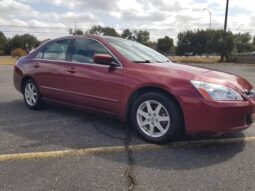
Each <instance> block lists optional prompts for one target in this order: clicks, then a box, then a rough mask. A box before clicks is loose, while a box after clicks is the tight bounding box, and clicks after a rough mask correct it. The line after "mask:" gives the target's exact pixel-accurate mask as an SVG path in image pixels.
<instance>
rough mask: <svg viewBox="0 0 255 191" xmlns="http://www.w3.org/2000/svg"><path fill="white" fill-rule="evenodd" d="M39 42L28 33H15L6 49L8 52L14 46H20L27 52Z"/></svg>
mask: <svg viewBox="0 0 255 191" xmlns="http://www.w3.org/2000/svg"><path fill="white" fill-rule="evenodd" d="M39 44H40V42H39V41H38V40H37V38H36V37H35V36H33V35H30V34H24V35H15V36H14V37H13V38H12V39H10V41H9V47H8V49H9V50H8V51H9V53H10V52H11V51H12V50H13V49H15V48H22V49H23V50H26V51H27V52H28V51H30V50H32V49H33V48H36V47H37V46H38V45H39Z"/></svg>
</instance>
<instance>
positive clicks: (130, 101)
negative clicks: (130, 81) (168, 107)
mask: <svg viewBox="0 0 255 191" xmlns="http://www.w3.org/2000/svg"><path fill="white" fill-rule="evenodd" d="M147 92H159V93H162V94H164V95H166V96H167V97H169V98H170V99H172V100H174V101H175V102H176V104H177V105H178V109H179V110H180V113H181V115H182V121H183V128H184V129H185V124H184V113H183V110H182V107H181V104H180V102H179V101H178V99H177V98H176V97H175V96H174V95H173V94H172V93H171V92H169V91H167V90H166V89H165V88H164V87H158V86H143V87H140V88H138V89H137V90H135V91H134V92H133V93H132V94H131V95H130V96H129V98H128V101H127V104H126V105H127V107H126V111H125V115H126V119H127V120H128V121H129V120H130V113H131V108H132V105H133V103H134V100H135V99H136V98H138V97H139V96H140V95H142V94H144V93H147Z"/></svg>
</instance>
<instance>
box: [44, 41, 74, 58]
mask: <svg viewBox="0 0 255 191" xmlns="http://www.w3.org/2000/svg"><path fill="white" fill-rule="evenodd" d="M69 44H70V40H58V41H54V42H51V43H49V44H48V45H47V46H46V48H45V50H44V53H43V56H42V58H43V59H47V60H65V59H66V54H67V50H68V47H69Z"/></svg>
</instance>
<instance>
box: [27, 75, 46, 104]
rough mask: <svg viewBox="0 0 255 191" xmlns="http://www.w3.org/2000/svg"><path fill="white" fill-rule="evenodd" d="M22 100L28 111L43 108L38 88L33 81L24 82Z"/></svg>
mask: <svg viewBox="0 0 255 191" xmlns="http://www.w3.org/2000/svg"><path fill="white" fill-rule="evenodd" d="M22 92H23V98H24V102H25V104H26V106H27V107H28V108H29V109H41V108H42V106H43V101H42V99H41V95H40V92H39V88H38V86H37V84H36V83H35V81H34V80H32V79H28V80H26V81H25V82H24V84H23V88H22Z"/></svg>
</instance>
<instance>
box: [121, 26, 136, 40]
mask: <svg viewBox="0 0 255 191" xmlns="http://www.w3.org/2000/svg"><path fill="white" fill-rule="evenodd" d="M121 38H125V39H128V40H135V35H134V33H133V32H131V31H130V30H129V29H125V30H123V32H122V34H121Z"/></svg>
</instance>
